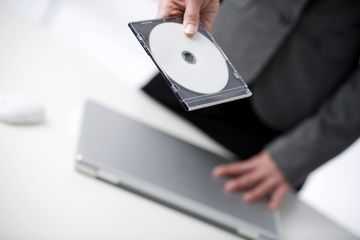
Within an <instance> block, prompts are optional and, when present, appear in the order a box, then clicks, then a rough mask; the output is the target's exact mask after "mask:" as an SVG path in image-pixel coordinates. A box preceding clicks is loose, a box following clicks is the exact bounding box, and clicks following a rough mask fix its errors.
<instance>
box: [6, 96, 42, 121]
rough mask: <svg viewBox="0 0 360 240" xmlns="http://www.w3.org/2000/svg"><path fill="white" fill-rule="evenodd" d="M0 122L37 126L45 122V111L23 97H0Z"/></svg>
mask: <svg viewBox="0 0 360 240" xmlns="http://www.w3.org/2000/svg"><path fill="white" fill-rule="evenodd" d="M0 120H1V121H3V122H6V123H10V124H21V125H23V124H38V123H42V122H44V121H45V109H44V107H43V106H42V105H41V104H40V103H39V102H38V101H37V100H35V99H33V98H31V97H28V96H24V95H0Z"/></svg>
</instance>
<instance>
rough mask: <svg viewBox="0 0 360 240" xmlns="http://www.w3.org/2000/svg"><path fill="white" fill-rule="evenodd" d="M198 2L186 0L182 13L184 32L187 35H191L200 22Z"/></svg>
mask: <svg viewBox="0 0 360 240" xmlns="http://www.w3.org/2000/svg"><path fill="white" fill-rule="evenodd" d="M200 7H201V5H200V3H199V1H192V0H190V1H188V2H187V5H186V9H185V13H184V33H185V34H186V35H187V36H188V37H192V36H193V35H194V34H195V33H196V31H197V29H198V27H199V22H200Z"/></svg>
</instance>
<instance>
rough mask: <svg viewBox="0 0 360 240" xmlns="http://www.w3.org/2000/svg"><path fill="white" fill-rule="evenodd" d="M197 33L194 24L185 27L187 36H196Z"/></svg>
mask: <svg viewBox="0 0 360 240" xmlns="http://www.w3.org/2000/svg"><path fill="white" fill-rule="evenodd" d="M194 33H195V26H194V24H191V23H189V24H186V26H185V34H194Z"/></svg>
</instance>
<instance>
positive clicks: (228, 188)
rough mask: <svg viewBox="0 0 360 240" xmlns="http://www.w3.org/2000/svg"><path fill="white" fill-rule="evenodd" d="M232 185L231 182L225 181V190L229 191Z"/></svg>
mask: <svg viewBox="0 0 360 240" xmlns="http://www.w3.org/2000/svg"><path fill="white" fill-rule="evenodd" d="M232 186H233V184H232V183H226V184H225V190H226V191H227V192H230V191H231V190H232Z"/></svg>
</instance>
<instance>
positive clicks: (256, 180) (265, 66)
mask: <svg viewBox="0 0 360 240" xmlns="http://www.w3.org/2000/svg"><path fill="white" fill-rule="evenodd" d="M219 5H220V3H219V1H218V0H161V1H160V3H159V17H167V16H172V15H179V14H183V15H184V33H185V34H186V35H188V36H189V37H191V36H192V35H194V34H195V33H196V31H197V28H198V26H199V22H200V21H201V22H202V23H203V24H204V25H205V27H206V28H207V29H208V30H211V29H212V28H213V33H214V36H215V39H217V41H218V43H219V45H220V46H221V47H222V48H223V50H224V52H225V53H226V54H227V55H228V57H229V59H230V60H231V61H232V63H233V64H234V65H235V67H236V68H237V69H238V71H239V72H240V73H241V75H242V76H243V78H244V80H245V81H246V82H247V84H248V85H249V87H250V88H251V89H252V92H253V97H251V98H249V99H244V100H239V101H235V102H230V103H226V104H222V105H218V106H213V107H209V108H206V109H202V110H197V111H194V112H185V111H184V110H183V109H182V108H181V107H180V105H179V104H178V103H177V101H176V99H175V97H173V96H172V95H171V92H170V91H169V89H168V88H167V86H166V85H165V83H164V82H163V80H162V79H161V76H160V75H158V76H156V77H155V78H154V79H152V80H151V81H150V82H149V83H148V84H147V85H146V86H145V87H144V88H143V89H144V91H145V92H147V93H148V94H150V95H151V96H152V97H154V98H155V99H157V100H158V101H160V102H161V103H163V104H164V105H166V106H167V107H169V108H171V109H172V110H174V111H175V112H176V113H178V114H180V115H181V116H183V117H184V118H186V119H187V120H189V121H191V122H192V123H193V124H195V125H196V126H197V127H199V128H200V129H201V130H203V131H204V132H205V133H207V134H208V135H209V136H211V137H212V138H214V139H215V140H217V141H218V142H220V143H221V144H223V145H224V146H225V147H227V148H228V149H229V150H231V151H232V152H234V153H235V154H237V156H239V158H240V159H242V161H238V162H234V163H231V164H226V165H222V166H218V167H216V168H215V169H214V171H213V174H214V175H215V176H217V177H229V179H228V180H227V181H226V183H225V189H226V190H227V191H237V190H243V191H245V194H244V195H243V198H244V200H245V201H248V202H252V201H256V200H259V199H261V198H264V197H269V205H268V207H269V209H272V210H273V209H276V208H278V207H279V205H280V204H281V202H282V200H283V197H284V195H285V194H286V193H287V192H288V191H292V190H293V189H299V188H300V187H301V186H302V184H303V183H304V181H305V179H306V177H307V176H308V175H309V174H310V173H311V171H313V170H314V169H316V168H317V167H319V166H320V165H322V164H324V163H325V162H327V161H329V160H330V159H332V158H333V157H335V156H336V155H338V154H339V153H341V152H342V151H343V150H344V149H346V148H347V147H348V146H350V145H351V144H352V143H353V142H354V141H355V140H356V139H357V138H358V137H359V136H360V67H359V58H360V1H358V0H225V1H224V2H223V3H222V6H221V8H220V10H219Z"/></svg>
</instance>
